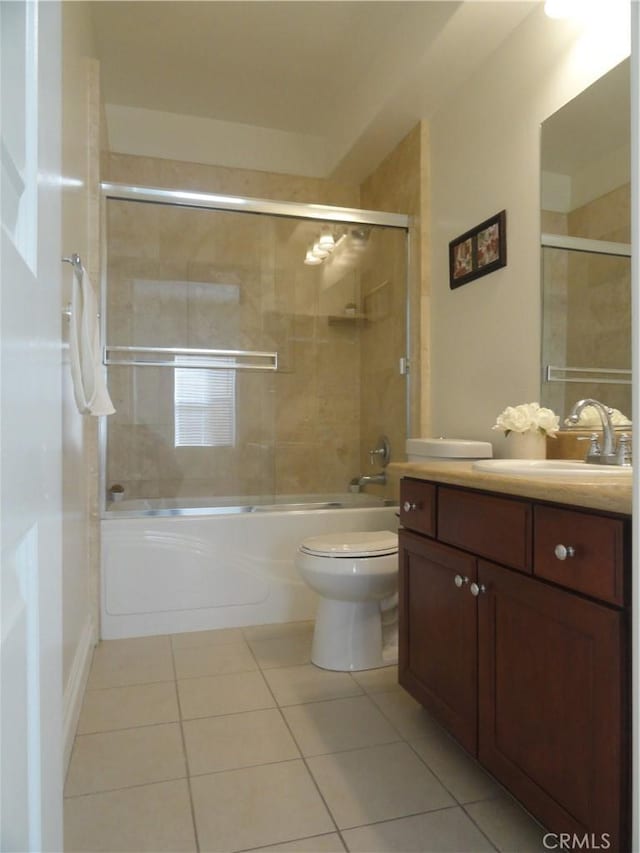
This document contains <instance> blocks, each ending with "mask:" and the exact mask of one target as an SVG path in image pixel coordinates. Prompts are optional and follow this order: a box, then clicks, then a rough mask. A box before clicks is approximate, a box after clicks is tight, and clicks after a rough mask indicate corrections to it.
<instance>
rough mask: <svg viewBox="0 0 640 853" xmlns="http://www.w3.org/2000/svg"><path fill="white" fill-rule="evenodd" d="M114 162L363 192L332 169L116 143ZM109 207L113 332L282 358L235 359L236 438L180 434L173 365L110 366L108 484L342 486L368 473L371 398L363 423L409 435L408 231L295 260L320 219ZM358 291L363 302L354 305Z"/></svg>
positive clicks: (329, 197) (270, 185) (340, 196)
mask: <svg viewBox="0 0 640 853" xmlns="http://www.w3.org/2000/svg"><path fill="white" fill-rule="evenodd" d="M106 165H107V168H108V178H109V179H110V180H113V181H119V182H129V183H136V184H147V185H152V186H161V185H163V184H164V185H168V186H179V187H181V188H194V187H197V188H198V189H200V190H205V191H216V192H221V191H224V192H235V193H243V194H247V195H250V196H254V197H271V198H283V199H295V200H304V201H307V200H309V201H311V200H313V201H316V202H324V203H332V204H338V205H345V206H359V200H358V196H359V193H358V190H357V188H346V187H340V186H336V185H334V184H331V183H330V182H328V181H327V182H322V181H318V180H315V179H309V180H308V179H303V178H300V179H298V178H291V177H285V176H275V175H266V174H265V173H247V172H240V171H238V172H235V173H234V170H229V169H217V168H213V167H206V166H197V165H193V164H178V163H171V162H169V161H163V160H148V159H146V158H135V157H125V156H121V155H111V157H110V158H109V160H108V163H107V164H106ZM234 178H235V180H234ZM371 206H374V205H371ZM107 209H108V230H109V237H108V243H109V254H110V260H109V299H110V302H109V306H108V312H107V314H108V317H109V318H110V321H109V330H108V341H109V344H110V345H115V344H121V345H136V346H165V347H167V346H181V347H185V346H187V347H204V348H212V347H215V348H230V349H252V350H266V351H277V352H278V358H279V370H278V373H277V374H272V373H269V372H260V373H254V372H242V371H238V372H237V380H236V383H237V386H236V395H237V400H238V406H237V413H238V414H237V447H236V448H231V447H214V448H211V447H208V448H199V447H180V448H174V446H173V444H174V440H173V438H174V435H173V433H174V412H173V371H172V370H170V369H163V368H152V367H143V368H135V369H132V368H129V367H121V368H118V367H115V368H113V367H112V368H111V369H110V387H111V390H112V392H113V396H114V398H115V399H114V403H115V405H116V409H117V414H116V415H115V416H114V417H113V418H112V419H111V423H110V430H109V453H108V471H107V485H110V484H112V483H114V482H119V483H121V484H122V485H123V486H124V487H125V489H126V491H127V495H128V496H129V497H138V496H146V497H155V496H173V495H177V496H199V495H205V494H206V495H225V496H230V495H264V494H273V493H277V494H296V493H314V492H316V493H325V494H326V493H330V492H343V491H345V489H346V487H347V484H348V483H349V481H350V480H351V479H352V478H353V477H355V476H357V475H358V474H359V473H363V471H362V470H361V468H362V465H361V461H362V460H361V453H360V450H361V439H362V436H361V407H362V406H364V408H365V409H366V408H368V407H371V408H372V409H375V414H374V413H372V417H371V418H368V419H367V422H369V421H372V420H375V419H376V418H377V419H378V420H379V421H380V425H379V426H378V427H377V429H378V430H379V431H381V432H395V431H396V430H397V431H398V439H397V442H396V451H399V450H401V449H403V444H404V412H405V408H404V380H403V379H402V378H401V377H399V376H398V374H397V357H396V350H399V353H400V354H402V352H404V349H403V348H404V315H405V304H404V300H405V295H404V288H405V267H404V264H405V251H404V236H403V235H402V234H401V232H397V231H392V230H385V229H373V230H372V231H371V232H369V233H367V234H365V235H359V234H357V233H356V234H355V235H352V234H349V235H348V236H347V237H346V243H345V246H346V247H349V246H350V247H351V249H354V250H356V254H359V257H358V266H357V269H356V268H355V267H354V266H353V265H352V266H351V267H349V266H348V265H347V266H346V267H345V268H344V269H342V270H341V271H340V273H337V272H336V270H338V268H339V265H337V264H336V265H334V266H333V267H331V266H326V267H325V266H324V265H323V266H322V267H318V268H313V267H312V268H309V267H306V266H304V265H303V264H302V258H303V257H304V252H305V250H306V248H307V247H308V244H309V242H310V241H311V240H312V238H313V236H314V235H315V236H317V235H316V232H317V231H318V228H319V226H318V225H316V224H314V223H309V222H300V221H295V220H287V219H282V220H278V219H274V218H272V217H265V216H258V215H246V214H228V213H214V212H209V211H199V210H186V209H176V208H171V207H167V206H165V207H162V206H159V205H144V204H139V203H132V202H115V201H110V202H108V206H107ZM392 257H393V258H394V259H391V258H392ZM385 281H386V284H385ZM167 282H172V283H171V284H170V285H168V286H167ZM351 302H354V303H356V305H357V309H358V310H357V315H356V316H355V317H351V316H350V315H349V314H347V313H345V307H346V305H347V304H348V303H351ZM389 346H391V349H392V350H393V358H392V360H391V362H389V361H388V359H389V358H391V351H390V350H389ZM362 354H364V357H363V356H362ZM390 368H391V369H392V370H390ZM394 384H395V386H396V387H394ZM373 385H375V387H376V389H377V391H376V392H375V393H373V394H370V391H369V389H370V387H371V386H373ZM380 389H386V391H387V395H386V397H385V396H383V397H382V398H381V397H380V395H379V391H380ZM390 389H393V390H391V391H390ZM389 392H390V393H391V396H389ZM363 401H364V402H363ZM400 434H401V437H400ZM365 441H368V437H367V438H365ZM400 445H402V448H401V447H400ZM396 458H398V456H397V455H396ZM364 472H365V473H368V471H364Z"/></svg>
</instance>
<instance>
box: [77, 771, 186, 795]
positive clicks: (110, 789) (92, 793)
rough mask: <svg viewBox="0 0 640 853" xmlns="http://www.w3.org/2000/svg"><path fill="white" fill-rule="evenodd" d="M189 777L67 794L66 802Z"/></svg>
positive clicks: (168, 778)
mask: <svg viewBox="0 0 640 853" xmlns="http://www.w3.org/2000/svg"><path fill="white" fill-rule="evenodd" d="M188 778H189V777H188V776H168V777H167V778H166V779H154V780H153V781H152V782H136V783H135V784H134V785H120V787H119V788H100V790H99V791H83V793H82V794H65V795H64V797H63V799H65V800H77V799H78V798H80V797H95V796H96V795H98V794H113V793H115V792H116V791H129V790H131V789H133V788H146V787H148V786H149V785H162V784H163V783H164V782H179V781H180V780H181V779H187V780H188Z"/></svg>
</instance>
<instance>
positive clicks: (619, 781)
mask: <svg viewBox="0 0 640 853" xmlns="http://www.w3.org/2000/svg"><path fill="white" fill-rule="evenodd" d="M408 482H411V486H410V488H411V494H412V499H413V500H414V501H415V500H416V499H419V491H420V489H419V484H420V481H417V480H412V481H408V480H403V481H402V487H401V495H402V494H403V493H404V489H405V484H406V483H408ZM424 485H425V486H428V487H429V495H430V501H431V504H430V505H432V506H435V518H436V524H435V527H434V529H433V531H432V533H431V534H430V536H426V535H425V534H424V530H416V529H414V530H407V529H406V528H407V527H408V526H410V525H411V523H412V522H411V517H410V516H409V518H407V519H403V524H404V526H405V529H404V530H402V531H401V533H400V676H399V677H400V683H401V684H402V685H403V686H404V687H405V688H406V689H407V690H409V692H410V693H412V695H413V696H414V697H415V698H416V699H418V700H419V701H420V702H421V703H422V704H423V705H424V706H425V707H427V708H428V709H429V710H430V711H431V712H432V713H433V714H434V716H435V717H437V719H439V720H440V721H441V722H442V724H443V725H444V726H445V727H446V728H447V729H448V730H449V731H450V732H451V733H452V734H453V735H454V736H455V737H456V738H457V739H458V740H459V741H460V743H461V744H462V745H463V746H464V747H465V748H466V749H467V750H468V751H469V752H471V753H472V754H473V755H476V756H477V758H478V760H479V761H480V762H481V763H482V764H483V766H485V767H486V768H487V769H488V770H489V771H490V772H491V773H493V775H494V776H495V777H496V778H497V779H499V780H500V781H501V782H502V783H503V784H504V785H505V786H506V787H507V788H508V789H509V790H510V791H511V792H512V793H513V794H514V795H515V796H516V797H518V798H519V799H520V800H521V801H522V802H523V804H524V805H525V806H526V807H527V808H528V809H529V811H531V813H532V814H534V815H535V816H536V817H537V818H538V819H539V820H540V821H541V822H542V823H543V824H544V825H545V826H546V827H548V828H549V830H550V831H552V832H558V833H559V832H569V833H576V834H577V835H579V836H582V835H583V834H585V833H594V834H595V836H597V837H601V836H603V835H604V834H606V836H607V838H608V841H609V844H610V847H609V849H610V850H612V851H615V850H619V851H625V850H627V849H628V843H629V822H630V817H629V814H630V812H629V807H628V804H629V799H630V785H629V771H630V762H629V755H630V741H629V734H628V729H629V721H630V713H629V695H628V683H629V676H628V649H629V636H628V635H629V625H628V622H629V613H628V611H627V610H626V609H625V607H624V603H625V600H626V599H625V591H626V587H627V586H628V583H626V578H627V575H628V571H629V565H628V563H629V559H628V554H629V521H628V519H626V518H623V517H614V516H611V515H607V514H603V513H598V512H595V511H593V512H592V511H583V510H576V509H566V508H564V507H558V506H553V505H548V504H544V503H542V502H537V501H526V500H523V499H522V498H514V499H513V501H512V504H513V506H509V503H510V502H511V499H510V498H509V497H505V496H503V495H501V496H499V497H497V496H494V495H491V494H483V493H481V492H478V491H475V490H466V489H462V488H457V487H455V488H454V487H449V486H440V485H438V484H435V483H428V484H427V483H425V484H424ZM476 502H477V504H478V517H477V518H475V519H471V520H470V518H469V517H470V516H472V515H473V513H474V507H475V505H476ZM442 540H446V543H447V544H445V543H444V542H443V541H442ZM451 542H454V543H455V545H456V547H452V546H451V544H448V543H451ZM559 544H562V545H563V546H564V548H565V550H564V551H562V550H560V551H559V552H558V554H556V553H555V550H556V546H557V545H559ZM487 552H492V554H491V559H492V562H489V560H487V559H485V557H486V556H487ZM494 554H501V555H502V559H503V563H504V564H502V565H501V564H499V562H500V561H499V560H498V559H497V558H496V556H494ZM595 836H594V837H595Z"/></svg>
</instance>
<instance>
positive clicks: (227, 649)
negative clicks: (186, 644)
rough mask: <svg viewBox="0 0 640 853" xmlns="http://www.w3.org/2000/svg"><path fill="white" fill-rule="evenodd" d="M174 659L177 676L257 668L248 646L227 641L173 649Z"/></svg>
mask: <svg viewBox="0 0 640 853" xmlns="http://www.w3.org/2000/svg"><path fill="white" fill-rule="evenodd" d="M173 656H174V660H175V664H176V676H177V677H178V678H199V677H200V676H203V675H224V674H225V673H229V672H251V671H252V670H255V669H257V668H258V666H257V664H256V662H255V660H254V657H253V655H252V654H251V651H250V649H249V646H247V644H246V643H245V642H244V640H243V641H242V643H228V644H226V645H221V646H197V647H195V648H188V649H175V650H174V653H173Z"/></svg>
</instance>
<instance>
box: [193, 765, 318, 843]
mask: <svg viewBox="0 0 640 853" xmlns="http://www.w3.org/2000/svg"><path fill="white" fill-rule="evenodd" d="M191 790H192V796H193V805H194V810H195V815H196V826H197V830H198V839H199V842H200V849H201V850H202V851H232V850H244V849H246V848H250V847H258V846H265V845H267V844H275V843H277V842H281V841H293V840H294V839H296V838H306V837H309V836H312V835H321V834H322V833H326V832H332V831H333V830H334V825H333V822H332V820H331V818H330V816H329V814H328V813H327V810H326V808H325V806H324V804H323V802H322V799H321V798H320V796H319V795H318V792H317V790H316V787H315V785H314V784H313V781H312V780H311V778H310V777H309V774H308V772H307V770H306V768H305V766H304V764H303V762H302V761H288V762H285V763H283V764H264V765H262V766H260V767H251V768H247V769H244V770H229V771H227V772H224V773H214V774H213V775H211V776H196V777H194V778H193V779H192V780H191Z"/></svg>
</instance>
